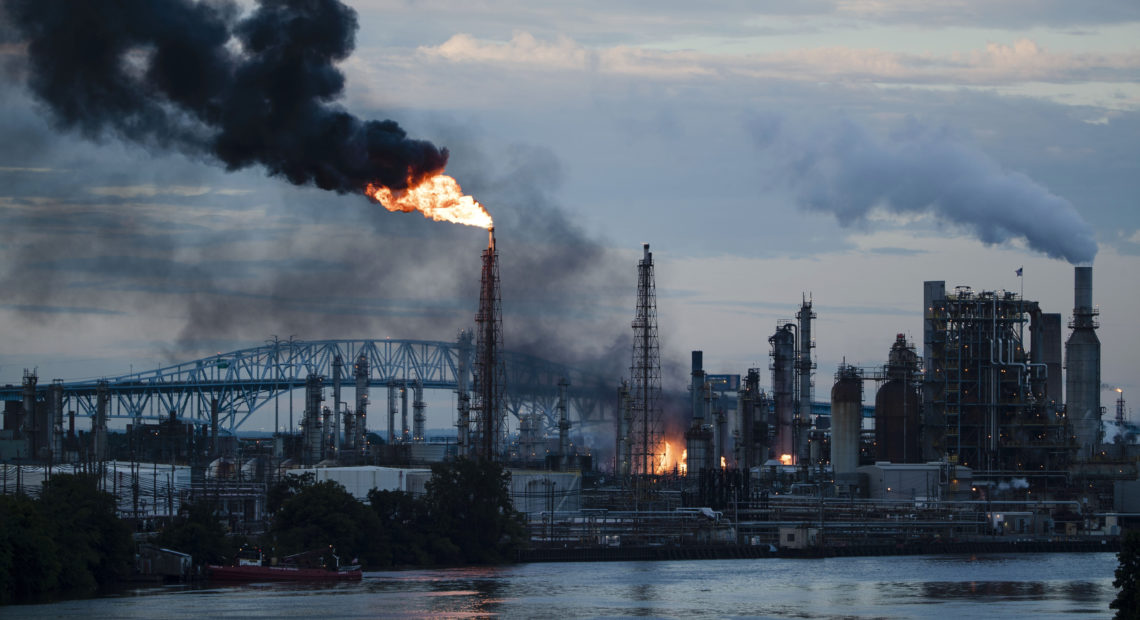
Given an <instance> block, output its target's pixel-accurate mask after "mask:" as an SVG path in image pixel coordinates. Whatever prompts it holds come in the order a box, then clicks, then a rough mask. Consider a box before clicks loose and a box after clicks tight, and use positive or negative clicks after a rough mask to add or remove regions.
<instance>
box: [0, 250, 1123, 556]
mask: <svg viewBox="0 0 1140 620" xmlns="http://www.w3.org/2000/svg"><path fill="white" fill-rule="evenodd" d="M482 259H483V260H482V271H481V287H480V299H479V305H478V309H477V312H476V316H475V329H474V330H467V329H464V330H461V331H460V333H459V335H458V337H457V339H456V341H455V342H452V343H427V342H421V341H389V340H385V341H383V342H381V341H323V342H319V343H304V342H299V341H298V342H295V341H292V340H290V341H287V342H286V343H282V342H279V341H277V340H275V341H274V342H273V344H272V345H269V346H266V347H259V348H256V349H250V350H246V351H237V352H233V353H231V354H226V355H219V356H217V357H216V358H211V359H205V360H197V361H195V362H191V363H187V364H183V365H178V366H174V367H171V368H168V369H160V370H158V371H153V372H149V373H134V374H133V375H131V376H130V377H123V378H118V379H103V380H99V381H96V382H85V383H76V384H68V383H64V382H62V381H58V380H57V381H53V382H51V383H49V384H48V385H46V386H44V385H40V384H39V381H38V377H37V376H36V374H35V373H34V372H26V373H25V377H24V381H23V383H22V385H20V386H9V387H7V388H0V396H2V397H3V398H4V400H5V405H4V430H3V434H2V435H0V459H2V460H3V461H4V462H5V463H6V464H5V465H4V469H3V476H4V481H5V485H4V489H5V491H6V492H8V489H9V488H11V487H10V483H9V478H10V477H14V482H16V483H17V484H15V486H16V487H19V486H21V485H23V484H25V483H24V481H25V480H28V481H34V480H35V479H36V476H40V477H43V476H46V475H50V471H51V468H53V467H61V466H62V467H72V468H75V467H79V468H83V469H84V470H94V471H99V472H102V473H103V476H104V478H106V476H107V475H108V472H112V473H111V474H110V476H111V478H110V479H111V480H112V483H111V484H112V486H113V487H115V488H116V489H118V486H117V483H115V482H114V479H115V478H116V476H119V477H121V474H120V473H118V472H121V467H122V466H123V465H122V464H121V463H117V464H114V465H113V466H111V467H108V466H106V465H104V464H105V463H107V462H108V460H109V459H111V460H112V463H114V461H113V459H120V460H122V461H128V462H131V461H139V460H143V459H148V460H149V461H150V462H151V463H152V464H153V463H166V464H167V465H162V466H159V465H153V468H154V470H155V472H156V473H155V476H154V480H152V485H151V486H152V487H154V488H153V489H152V494H153V497H152V498H151V504H150V511H149V513H148V514H151V515H154V516H160V515H161V514H162V513H163V509H164V507H165V508H166V509H167V510H166V511H165V514H166V515H167V516H169V515H170V514H173V513H174V507H175V505H176V504H177V503H178V502H180V501H182V500H184V499H186V498H189V497H191V496H192V495H193V493H195V492H200V491H202V490H203V489H206V488H212V489H213V491H212V492H214V493H218V492H219V491H218V489H219V488H225V489H228V490H227V491H226V492H225V493H226V494H225V496H226V497H228V498H230V499H231V500H232V501H231V502H230V504H228V506H230V509H231V510H230V512H229V517H230V518H231V519H234V520H235V527H236V522H237V521H241V520H244V519H246V518H247V517H248V519H249V520H254V521H255V520H257V519H262V518H264V516H265V514H264V500H263V495H264V489H265V485H266V484H267V483H268V482H270V481H272V480H273V479H276V478H277V477H278V476H284V475H299V474H302V473H312V474H314V476H315V477H316V478H317V479H318V480H334V481H337V482H339V483H341V484H342V485H344V486H345V487H346V488H347V489H349V490H350V491H351V492H352V493H353V495H354V496H356V497H358V498H364V497H366V496H367V493H368V491H370V490H371V489H374V488H375V489H388V490H401V491H407V492H411V493H416V492H422V490H423V485H424V484H425V483H426V481H427V480H428V479H429V478H430V467H429V466H430V464H431V463H435V462H440V461H445V460H449V459H456V458H486V459H494V460H497V461H500V462H502V463H504V464H505V465H507V466H508V467H510V468H511V469H512V486H511V495H512V498H513V500H514V502H515V506H516V508H518V509H519V510H521V511H523V512H524V513H526V514H527V515H528V516H529V518H530V523H531V525H532V540H534V541H537V542H536V543H535V544H539V545H541V544H549V545H551V546H552V548H553V547H557V546H558V545H568V544H570V541H576V542H575V544H586V545H596V546H600V547H613V546H618V545H621V544H626V545H629V544H647V545H654V544H666V543H676V544H688V543H687V542H686V541H690V542H691V541H700V542H701V544H711V543H717V544H727V543H733V544H748V545H773V546H779V547H788V548H801V547H803V546H804V545H808V546H811V545H817V544H820V545H821V544H825V542H824V541H826V544H836V542H837V541H845V542H844V544H847V543H851V544H867V543H868V541H870V540H872V539H875V538H882V537H892V536H893V537H903V538H904V539H907V540H914V539H919V538H922V537H932V536H937V537H946V536H948V537H968V536H983V535H994V534H995V532H996V533H1000V532H1002V531H1006V530H1008V531H1018V532H1026V531H1032V532H1036V533H1039V534H1047V533H1050V532H1052V533H1059V532H1064V533H1066V534H1072V533H1074V532H1077V533H1084V534H1086V535H1087V534H1090V533H1097V532H1100V533H1103V532H1105V531H1107V530H1105V529H1104V528H1105V527H1108V526H1107V525H1106V524H1108V523H1109V522H1110V521H1111V523H1113V524H1119V523H1120V519H1121V518H1124V519H1125V520H1126V519H1127V517H1121V516H1120V514H1118V513H1122V512H1123V511H1124V510H1125V509H1128V510H1132V509H1133V508H1134V506H1133V504H1134V503H1135V502H1132V501H1130V500H1128V498H1127V497H1126V496H1127V495H1129V494H1130V493H1131V490H1133V489H1134V488H1135V487H1136V485H1137V484H1138V482H1137V478H1138V477H1137V468H1136V459H1137V456H1138V454H1140V451H1138V450H1137V447H1136V445H1135V442H1134V440H1135V437H1136V435H1137V432H1136V429H1134V428H1132V427H1130V426H1129V425H1128V424H1127V422H1126V420H1125V419H1124V416H1123V413H1122V412H1123V410H1124V401H1123V394H1121V396H1120V402H1119V403H1118V413H1117V416H1116V417H1117V419H1116V421H1115V425H1114V426H1113V427H1112V428H1113V432H1112V434H1111V438H1110V439H1109V440H1108V443H1105V442H1106V440H1105V434H1104V431H1103V428H1104V426H1103V410H1102V408H1101V405H1100V387H1101V386H1100V377H1101V373H1100V345H1099V341H1098V339H1097V336H1096V329H1097V327H1098V322H1097V321H1098V309H1097V308H1096V306H1094V305H1093V301H1092V299H1093V297H1092V270H1091V268H1090V267H1077V268H1076V270H1075V272H1074V304H1073V311H1072V319H1071V321H1070V322H1069V324H1068V327H1069V329H1070V332H1069V336H1068V339H1067V340H1066V342H1065V345H1064V348H1063V349H1062V337H1063V333H1062V317H1061V314H1060V313H1049V312H1046V311H1045V309H1043V308H1042V307H1041V304H1040V303H1038V302H1035V301H1031V300H1027V299H1025V298H1024V297H1023V295H1021V294H1018V293H1014V292H1010V291H1001V290H998V291H987V290H974V289H972V288H970V287H967V286H957V287H954V288H953V289H952V290H948V289H947V287H946V284H945V282H943V281H927V282H924V283H923V306H922V319H923V334H922V349H921V352H920V351H918V350H917V348H916V346H915V344H914V343H912V342H909V341H908V340H907V339H906V337H905V336H904V335H903V334H896V335H895V336H894V340H893V341H886V340H885V341H884V353H885V356H886V362H885V363H884V364H882V365H881V366H878V367H856V366H852V365H848V364H846V363H843V364H840V365H839V367H838V368H837V369H836V372H835V374H834V381H833V383H832V384H831V386H830V388H829V389H828V390H827V391H826V392H825V393H826V394H828V395H829V398H827V399H826V400H823V401H817V400H816V399H815V371H816V369H817V363H816V361H815V357H814V355H813V349H814V348H815V346H816V342H815V339H814V337H813V335H812V334H813V333H814V329H813V322H814V321H816V320H817V319H818V316H817V314H816V307H815V303H814V300H813V299H812V298H811V296H808V295H803V296H802V297H801V305H800V306H799V308H798V311H796V313H795V320H794V321H793V320H786V321H780V322H778V323H777V324H776V328H775V331H774V332H773V333H772V335H771V336H770V337H768V338H767V341H768V354H769V357H770V364H769V366H768V368H767V369H765V370H767V373H765V372H763V371H762V369H760V368H745V369H718V370H720V371H722V372H720V373H710V372H708V371H707V370H706V368H705V366H704V364H705V357H704V352H703V351H701V350H694V351H692V353H691V358H690V373H689V381H688V385H687V386H667V385H662V372H661V352H660V350H659V343H658V330H659V325H658V319H657V309H656V291H655V284H654V271H653V270H654V264H653V255H652V253H651V252H650V251H649V244H645V245H644V246H643V248H642V257H641V260H640V261H639V262H638V265H637V294H636V302H635V305H634V308H633V320H632V322H631V324H630V327H631V328H632V332H633V333H632V336H633V338H632V348H631V350H630V358H629V359H630V364H629V367H628V368H629V374H628V375H627V376H622V377H603V378H598V377H591V376H589V375H586V374H583V373H580V372H576V371H574V370H573V369H569V368H566V367H560V366H556V365H554V364H551V363H549V362H545V361H543V360H537V359H535V358H530V357H523V356H516V355H513V354H511V353H510V352H508V351H507V350H506V349H505V348H504V342H503V327H502V310H501V304H502V301H501V294H500V291H499V272H498V250H497V248H496V245H495V239H494V232H493V230H492V231H491V233H490V237H489V243H488V248H487V250H486V251H485V252H484V253H483V257H482ZM888 345H889V346H888ZM1062 350H1063V351H1064V356H1063V357H1062ZM346 360H351V368H349V367H348V366H349V365H348V364H347V363H346ZM723 371H727V372H723ZM764 381H767V384H768V385H767V389H765V388H764V387H763V386H762V382H764ZM350 382H351V384H352V387H353V389H354V394H353V395H352V396H351V397H350V399H345V398H342V387H347V384H348V383H350ZM374 390H387V392H386V396H387V403H386V407H384V408H383V413H382V414H381V415H376V410H375V407H373V405H372V402H371V400H370V394H371V393H372V392H373V391H374ZM426 390H447V391H450V392H452V393H453V394H454V395H455V401H454V402H455V409H454V411H452V412H449V415H450V416H451V419H452V420H454V423H455V431H454V434H445V436H443V437H429V436H428V429H426V427H425V424H426V418H427V416H426V409H427V406H428V405H427V398H426V397H425V391H426ZM295 391H297V392H300V393H301V395H302V397H301V398H300V404H301V408H300V409H301V410H300V412H299V415H298V424H297V425H296V431H294V425H293V423H292V420H293V414H294V412H293V408H292V397H293V393H294V392H295ZM686 392H687V394H686ZM282 395H288V397H289V399H290V401H289V402H290V406H289V410H288V415H289V420H290V422H289V424H288V425H287V426H286V425H283V424H280V423H278V424H277V428H278V429H282V428H288V429H289V432H275V433H273V435H272V437H268V438H263V439H250V438H244V439H239V437H238V433H237V430H238V427H239V426H240V424H241V422H242V421H243V420H244V419H245V418H248V416H249V415H250V414H252V413H253V411H254V410H255V409H257V408H259V407H263V406H265V405H267V404H269V403H270V402H272V403H273V406H274V408H275V416H277V415H279V412H278V411H276V409H277V408H278V407H279V401H280V397H281V396H282ZM328 397H331V398H328ZM867 400H870V401H872V402H871V403H865V401H867ZM667 410H668V411H671V412H672V413H669V414H666V411H667ZM77 411H78V412H79V413H78V415H81V416H84V417H89V418H90V420H91V428H90V430H89V431H87V432H84V431H82V430H80V431H77V430H76V428H75V419H76V416H77ZM678 412H680V413H678ZM370 413H371V414H372V415H371V416H370V415H369V414H370ZM243 416H244V417H243ZM110 417H125V418H128V419H129V420H130V424H129V426H128V432H127V433H126V434H125V435H124V434H120V433H109V432H108V428H107V427H108V418H110ZM65 421H66V422H67V423H66V428H65ZM370 425H371V426H372V428H371V429H370ZM598 437H602V438H603V439H602V440H601V441H599V440H598ZM611 451H612V455H611ZM599 456H600V457H601V458H599ZM13 466H14V468H15V469H14V471H12V469H11V468H12V467H13ZM130 467H131V466H129V467H128V471H130V472H131V474H130V475H131V476H132V478H131V479H132V480H138V479H139V478H140V475H139V472H137V471H135V470H134V469H131V468H130ZM29 468H30V469H29ZM159 471H164V472H169V477H168V481H167V483H166V484H165V486H163V484H162V483H161V481H160V480H159V477H158V474H157V472H159ZM37 472H39V473H37ZM141 477H142V478H145V476H141ZM210 485H212V486H210ZM135 486H136V487H137V484H136V485H135ZM136 496H137V493H136ZM143 496H144V497H145V492H144V493H143ZM160 496H165V497H166V498H167V499H166V500H165V501H163V502H159V501H157V500H156V499H155V498H158V497H160ZM259 497H261V498H262V499H259ZM123 501H124V500H123V499H122V497H121V498H120V506H121V507H123V510H124V511H126V512H129V511H132V510H133V511H135V512H136V514H137V512H138V510H139V507H138V497H136V498H135V499H134V501H132V502H129V503H128V504H124V503H123ZM128 505H129V506H130V508H129V510H128V509H127V508H125V506H128ZM999 510H1000V512H998V511H999ZM1114 511H1115V512H1114ZM1110 513H1111V515H1110ZM999 515H1003V516H1001V517H1000V519H999ZM1110 516H1111V519H1110V518H1109V517H1110ZM900 521H906V523H907V526H906V527H900V526H899V523H900ZM999 521H1000V523H999ZM807 522H810V525H805V523H807ZM560 528H561V529H560ZM559 532H561V533H559ZM789 536H790V537H791V538H790V539H788V540H785V538H788V537H789ZM623 541H624V542H623ZM812 541H814V542H812Z"/></svg>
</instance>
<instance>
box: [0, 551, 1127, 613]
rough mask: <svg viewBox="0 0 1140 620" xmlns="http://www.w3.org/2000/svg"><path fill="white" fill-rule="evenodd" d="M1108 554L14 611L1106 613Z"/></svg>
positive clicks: (620, 571)
mask: <svg viewBox="0 0 1140 620" xmlns="http://www.w3.org/2000/svg"><path fill="white" fill-rule="evenodd" d="M1116 564H1117V561H1116V555H1115V554H1112V553H1051V554H1018V555H1013V554H1000V555H997V554H995V555H978V556H898V557H866V558H858V557H856V558H827V559H761V560H703V561H701V560H693V561H675V562H585V563H536V564H520V565H515V566H506V567H495V568H483V567H478V568H456V569H441V570H409V571H389V572H369V573H365V575H364V579H363V581H361V582H359V583H342V584H333V585H300V584H258V585H244V586H225V587H187V586H167V587H147V588H137V589H131V590H128V591H126V592H124V593H121V594H118V595H115V596H108V597H103V598H97V599H89V600H78V601H62V602H56V603H49V604H43V605H26V606H19V607H9V608H0V615H3V616H6V617H7V616H11V617H21V618H84V619H88V618H106V617H114V618H140V619H147V620H151V619H159V618H169V619H185V620H198V619H200V618H205V617H209V618H328V619H330V620H333V619H336V620H340V619H343V618H448V617H449V618H474V617H502V618H552V619H555V618H556V619H566V618H582V617H585V618H597V617H602V618H614V617H671V618H738V617H744V618H961V619H975V618H1003V619H1005V620H1012V619H1015V618H1049V617H1054V618H1060V617H1063V618H1108V617H1111V615H1112V614H1111V610H1110V609H1109V607H1108V604H1109V603H1110V602H1111V601H1112V599H1113V598H1114V597H1115V596H1116V590H1115V589H1114V588H1113V587H1112V579H1113V571H1114V570H1115V568H1116Z"/></svg>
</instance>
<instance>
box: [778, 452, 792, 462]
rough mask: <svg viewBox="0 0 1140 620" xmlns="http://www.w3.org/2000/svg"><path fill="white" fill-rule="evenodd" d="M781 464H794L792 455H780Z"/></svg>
mask: <svg viewBox="0 0 1140 620" xmlns="http://www.w3.org/2000/svg"><path fill="white" fill-rule="evenodd" d="M780 464H781V465H791V464H792V455H790V454H781V455H780Z"/></svg>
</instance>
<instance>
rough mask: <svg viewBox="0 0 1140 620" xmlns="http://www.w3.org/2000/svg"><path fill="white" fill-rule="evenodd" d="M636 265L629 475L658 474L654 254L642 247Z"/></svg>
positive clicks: (658, 361)
mask: <svg viewBox="0 0 1140 620" xmlns="http://www.w3.org/2000/svg"><path fill="white" fill-rule="evenodd" d="M643 249H644V251H645V255H644V257H643V258H642V259H641V260H640V261H638V263H637V309H636V314H635V315H634V319H633V362H632V364H630V369H629V370H630V377H631V385H630V401H631V402H630V409H631V413H632V415H631V418H632V419H631V424H630V428H629V435H630V452H631V455H630V456H631V457H632V458H631V459H630V461H631V463H630V473H632V474H635V475H636V474H643V475H644V474H652V473H654V472H656V470H657V459H658V457H659V455H658V454H656V453H655V451H656V450H657V448H658V446H659V444H660V443H661V352H660V350H659V347H658V341H657V292H656V288H655V286H654V283H653V254H652V253H650V252H649V244H648V243H646V244H645V245H644V246H643Z"/></svg>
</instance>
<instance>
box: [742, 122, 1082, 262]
mask: <svg viewBox="0 0 1140 620" xmlns="http://www.w3.org/2000/svg"><path fill="white" fill-rule="evenodd" d="M752 129H753V134H754V136H755V138H756V140H757V142H758V144H760V145H761V146H762V147H763V148H765V149H766V150H768V151H770V152H771V153H772V155H773V160H774V161H776V162H781V163H780V164H779V165H781V166H783V170H782V172H783V173H784V174H785V175H786V179H787V182H788V183H789V184H790V185H791V186H792V189H793V191H794V192H795V194H796V197H797V200H798V201H799V203H800V205H801V206H803V207H805V208H808V209H812V210H817V211H823V212H826V213H831V214H833V215H834V216H835V218H836V219H837V220H838V221H839V223H840V224H841V225H843V226H850V225H852V224H856V223H861V222H865V221H866V220H867V217H868V215H869V214H870V213H871V211H872V210H873V209H876V208H882V209H886V210H887V211H889V212H892V213H896V214H902V215H906V214H915V215H918V214H931V215H933V216H934V217H935V218H937V219H938V220H939V221H941V222H942V223H945V224H950V225H952V226H958V227H962V228H964V229H966V230H969V231H970V232H971V233H972V234H973V235H974V236H976V237H977V238H978V239H979V240H980V241H982V242H983V243H985V244H987V245H993V244H999V243H1004V242H1006V241H1009V240H1011V239H1017V238H1020V239H1024V240H1025V241H1026V242H1027V243H1028V245H1029V247H1030V248H1032V249H1034V250H1036V251H1038V252H1041V253H1043V254H1045V255H1047V256H1050V257H1052V258H1063V259H1065V260H1067V261H1069V262H1070V263H1074V264H1076V263H1091V262H1092V261H1093V259H1094V258H1095V257H1096V252H1097V244H1096V240H1095V239H1094V237H1093V232H1092V229H1091V227H1090V226H1089V225H1088V223H1086V222H1085V221H1084V219H1083V218H1082V217H1081V216H1080V214H1079V213H1078V212H1077V209H1076V208H1075V207H1074V206H1073V204H1072V203H1071V202H1069V201H1068V200H1066V199H1064V198H1062V197H1060V196H1057V195H1055V194H1053V193H1051V192H1050V191H1049V190H1048V189H1046V188H1045V187H1043V186H1042V185H1040V184H1038V183H1037V182H1035V181H1034V180H1033V179H1030V178H1029V177H1027V176H1026V175H1024V174H1021V173H1019V172H1011V171H1008V170H1005V169H1003V168H1002V167H1001V165H1000V164H998V163H997V162H996V161H994V160H993V159H992V158H991V157H989V156H988V155H986V154H985V153H983V152H981V151H980V150H979V149H977V148H976V147H974V146H972V145H970V144H969V143H968V142H967V141H965V140H963V139H961V138H960V137H958V136H956V135H954V134H953V133H952V132H950V131H947V130H945V129H938V128H931V127H926V126H923V125H921V124H920V123H918V122H916V121H913V120H911V121H909V122H907V123H906V124H904V126H902V127H900V128H899V129H897V130H896V131H895V132H894V133H892V135H890V137H889V138H888V139H885V140H884V139H879V138H876V137H875V136H872V135H871V134H870V133H869V132H868V131H867V130H865V129H864V128H862V127H860V126H858V125H856V124H855V123H853V122H850V121H839V122H831V123H825V124H824V125H823V126H816V127H815V128H814V129H812V130H803V129H800V128H797V127H795V126H794V124H793V123H791V122H790V121H789V120H788V119H785V118H778V117H764V118H756V119H754V120H753V123H752Z"/></svg>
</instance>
